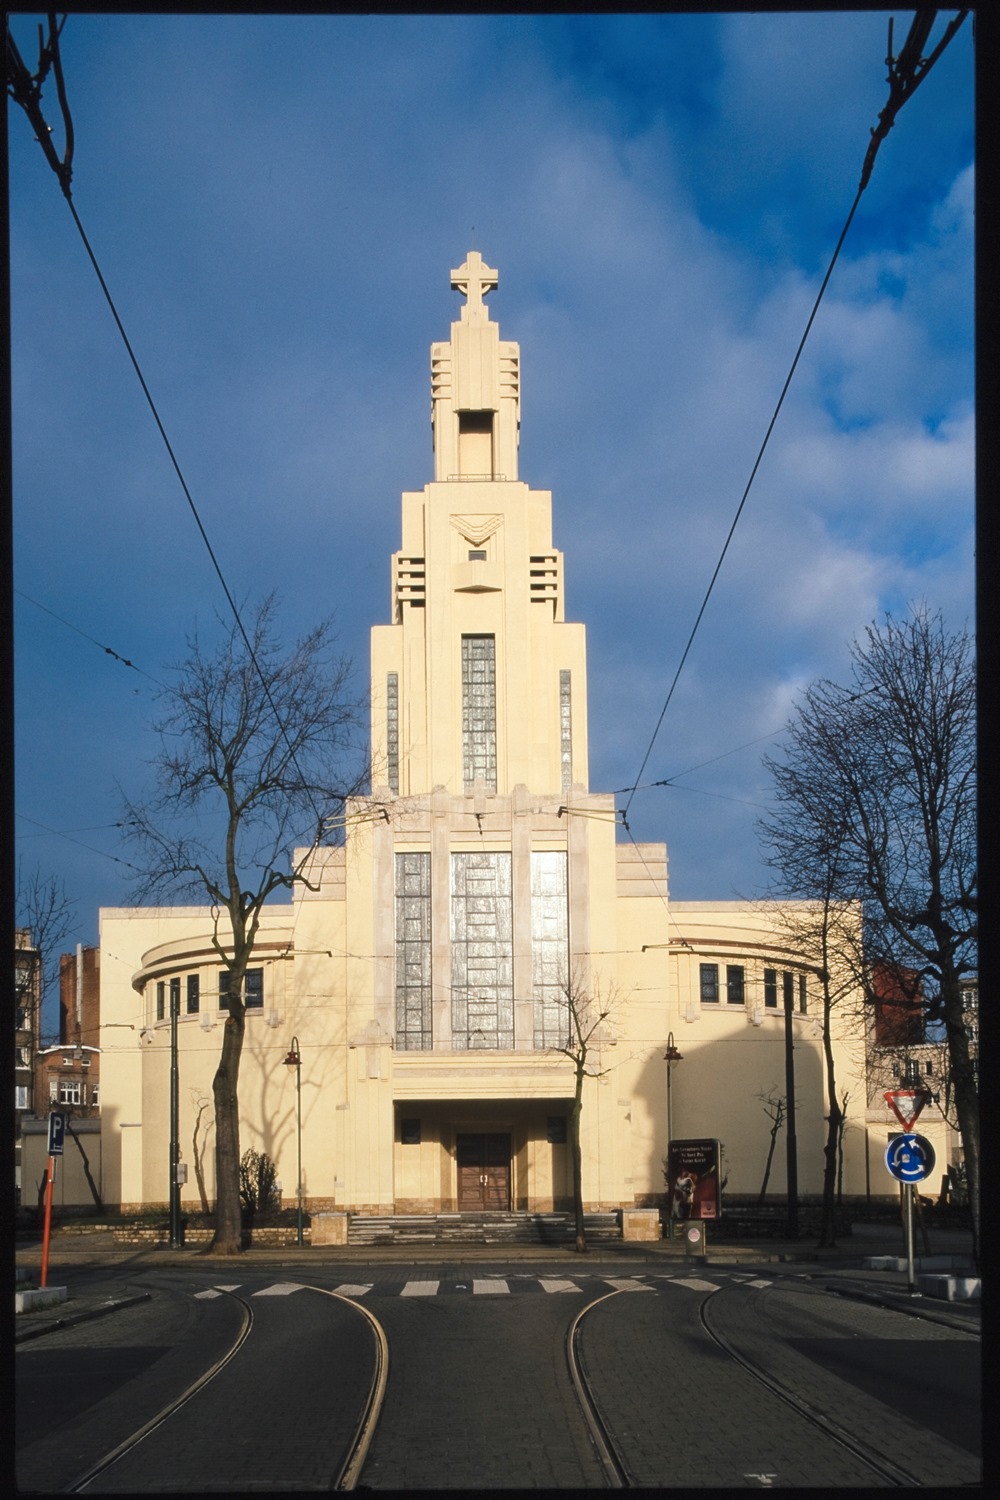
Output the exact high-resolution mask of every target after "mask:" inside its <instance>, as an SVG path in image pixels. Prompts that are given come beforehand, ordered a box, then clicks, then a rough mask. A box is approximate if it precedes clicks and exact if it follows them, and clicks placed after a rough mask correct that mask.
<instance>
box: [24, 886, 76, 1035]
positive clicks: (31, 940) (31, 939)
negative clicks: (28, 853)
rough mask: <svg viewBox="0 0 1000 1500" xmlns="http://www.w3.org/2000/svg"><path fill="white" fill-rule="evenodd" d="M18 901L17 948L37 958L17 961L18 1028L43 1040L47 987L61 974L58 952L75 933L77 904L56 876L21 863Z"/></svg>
mask: <svg viewBox="0 0 1000 1500" xmlns="http://www.w3.org/2000/svg"><path fill="white" fill-rule="evenodd" d="M16 901H17V906H16V920H17V943H16V946H17V947H18V948H21V949H22V950H26V951H27V952H29V953H30V952H32V951H33V952H34V953H37V955H38V957H37V959H36V960H34V961H33V962H32V963H26V962H20V961H15V964H14V1006H15V1009H16V1012H17V1017H18V1020H19V1025H18V1028H17V1029H18V1030H25V1031H30V1032H31V1033H32V1035H33V1036H34V1037H35V1038H36V1039H40V1038H41V1029H42V1017H41V1014H40V1008H41V1005H42V1001H43V1000H44V998H45V993H46V990H47V989H48V986H49V985H50V984H51V983H52V981H53V980H54V978H55V976H56V974H57V973H58V968H59V950H60V948H61V947H62V946H63V944H64V943H65V941H66V938H67V937H68V936H69V934H70V933H71V932H72V930H73V926H74V920H75V918H74V906H75V902H73V901H71V900H70V898H69V897H68V896H67V895H66V889H65V887H64V885H63V884H62V882H61V881H60V880H57V879H56V877H55V876H54V875H43V874H42V871H41V870H40V869H39V868H38V867H37V866H36V867H35V868H34V869H28V868H27V867H26V866H25V865H24V863H23V862H22V861H20V860H19V861H18V866H17V895H16ZM22 935H23V936H24V940H23V941H22V940H21V939H22ZM15 957H16V956H15Z"/></svg>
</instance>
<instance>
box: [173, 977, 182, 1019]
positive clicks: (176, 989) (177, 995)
mask: <svg viewBox="0 0 1000 1500" xmlns="http://www.w3.org/2000/svg"><path fill="white" fill-rule="evenodd" d="M180 1013H181V981H180V977H179V976H178V978H177V979H171V981H170V1014H171V1015H172V1016H179V1015H180Z"/></svg>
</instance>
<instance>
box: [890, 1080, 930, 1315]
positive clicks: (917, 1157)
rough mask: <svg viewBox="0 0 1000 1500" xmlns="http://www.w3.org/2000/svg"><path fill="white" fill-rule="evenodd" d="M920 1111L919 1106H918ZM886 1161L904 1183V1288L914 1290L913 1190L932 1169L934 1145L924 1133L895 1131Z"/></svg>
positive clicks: (910, 1291) (897, 1179)
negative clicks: (899, 1133)
mask: <svg viewBox="0 0 1000 1500" xmlns="http://www.w3.org/2000/svg"><path fill="white" fill-rule="evenodd" d="M918 1113H919V1110H918ZM885 1164H886V1167H887V1169H888V1171H889V1172H890V1174H891V1175H892V1176H893V1177H895V1179H896V1181H897V1182H901V1183H902V1184H903V1195H904V1199H905V1203H906V1289H907V1291H908V1292H909V1293H910V1295H911V1296H912V1295H913V1293H914V1291H915V1290H916V1277H915V1276H914V1266H913V1190H914V1187H915V1185H916V1184H917V1183H918V1182H923V1181H924V1179H925V1178H927V1177H929V1176H930V1175H931V1173H932V1172H933V1170H934V1147H933V1146H932V1145H931V1143H930V1141H929V1140H928V1139H927V1137H926V1136H923V1135H911V1134H909V1133H907V1134H906V1135H897V1136H894V1137H893V1138H892V1140H891V1141H890V1142H889V1144H888V1146H887V1147H886V1152H885Z"/></svg>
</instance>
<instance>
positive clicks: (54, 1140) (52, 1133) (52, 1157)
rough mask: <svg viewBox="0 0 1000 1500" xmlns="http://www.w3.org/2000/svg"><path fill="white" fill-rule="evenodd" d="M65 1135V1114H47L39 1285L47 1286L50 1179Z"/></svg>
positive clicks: (50, 1217)
mask: <svg viewBox="0 0 1000 1500" xmlns="http://www.w3.org/2000/svg"><path fill="white" fill-rule="evenodd" d="M65 1136H66V1116H65V1115H61V1114H59V1113H57V1112H54V1113H53V1114H50V1115H49V1163H48V1167H47V1168H46V1172H45V1229H44V1231H43V1233H42V1275H41V1280H40V1282H39V1285H41V1286H43V1287H44V1286H47V1285H48V1279H49V1235H50V1234H51V1231H52V1179H53V1177H54V1176H55V1169H56V1157H57V1156H62V1154H63V1141H64V1139H65Z"/></svg>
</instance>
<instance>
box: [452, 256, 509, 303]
mask: <svg viewBox="0 0 1000 1500" xmlns="http://www.w3.org/2000/svg"><path fill="white" fill-rule="evenodd" d="M499 280H500V278H499V276H498V275H497V273H496V271H491V270H490V268H489V266H487V265H484V264H483V257H482V256H481V255H480V253H479V251H478V250H470V251H469V253H468V255H467V256H466V258H465V264H464V265H462V266H459V268H458V270H457V271H452V273H451V284H452V287H453V288H454V290H455V291H456V292H464V293H465V296H466V299H467V300H466V305H465V307H463V308H462V316H463V317H464V316H465V314H466V313H467V312H468V311H469V310H472V311H473V315H474V316H475V315H477V314H480V313H482V312H485V311H486V309H485V306H484V304H483V298H484V296H485V295H486V293H487V292H491V291H492V290H493V288H494V287H495V286H496V285H497V283H498V282H499Z"/></svg>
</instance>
